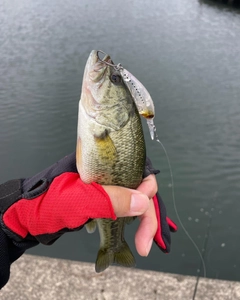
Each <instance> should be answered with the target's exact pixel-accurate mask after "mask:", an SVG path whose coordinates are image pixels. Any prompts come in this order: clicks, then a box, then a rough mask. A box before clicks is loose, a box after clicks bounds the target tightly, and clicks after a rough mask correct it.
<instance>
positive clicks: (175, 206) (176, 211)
mask: <svg viewBox="0 0 240 300" xmlns="http://www.w3.org/2000/svg"><path fill="white" fill-rule="evenodd" d="M153 130H154V134H155V141H156V142H158V143H159V144H160V145H161V146H162V149H163V151H164V153H165V155H166V158H167V162H168V167H169V171H170V176H171V181H172V199H173V207H174V211H175V213H176V216H177V219H178V222H179V224H180V225H181V227H182V229H183V231H184V233H185V234H186V236H187V237H188V238H189V240H190V241H191V243H192V244H193V246H194V247H195V249H196V250H197V252H198V255H199V257H200V259H201V262H202V266H203V276H204V277H206V276H207V272H206V265H205V262H204V259H203V256H202V253H201V251H200V250H199V248H198V246H197V244H196V243H195V242H194V240H193V238H192V237H191V236H190V234H189V232H188V231H187V229H186V228H185V226H184V225H183V223H182V221H181V218H180V216H179V214H178V210H177V205H176V199H175V193H174V181H173V172H172V167H171V164H170V159H169V156H168V154H167V150H166V149H165V147H164V145H163V143H162V142H161V141H160V139H159V137H158V134H157V129H156V126H155V125H153Z"/></svg>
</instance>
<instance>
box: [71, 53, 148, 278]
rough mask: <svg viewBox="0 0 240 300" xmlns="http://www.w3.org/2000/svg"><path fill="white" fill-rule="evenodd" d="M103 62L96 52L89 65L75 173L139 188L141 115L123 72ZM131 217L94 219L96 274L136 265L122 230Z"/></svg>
mask: <svg viewBox="0 0 240 300" xmlns="http://www.w3.org/2000/svg"><path fill="white" fill-rule="evenodd" d="M104 62H108V63H111V64H112V63H113V62H112V60H111V58H110V56H109V55H106V56H105V57H104V58H103V59H102V60H100V59H99V57H98V53H97V51H96V50H93V51H92V52H91V53H90V56H89V58H88V60H87V63H86V67H85V71H84V76H83V83H82V92H81V98H80V102H79V115H78V137H77V151H76V159H77V169H78V172H79V174H80V177H81V179H82V181H83V182H85V183H91V182H97V183H99V184H104V185H119V186H124V187H127V188H133V189H135V188H137V187H138V186H139V184H140V183H141V181H142V175H143V171H144V166H145V160H146V149H145V142H144V136H143V130H142V125H141V120H140V116H139V113H138V110H137V107H136V105H135V103H134V100H133V97H132V95H131V93H130V92H129V89H128V88H127V87H126V85H125V84H124V82H123V80H122V77H121V75H120V72H119V71H117V70H115V69H114V68H113V67H112V66H110V65H107V64H106V63H104ZM130 219H131V218H118V219H117V220H115V221H113V220H111V219H96V220H93V221H92V222H90V223H88V224H87V225H86V227H87V230H88V231H89V232H92V231H94V227H95V224H96V223H97V225H98V228H99V233H100V249H99V251H98V255H97V259H96V264H95V269H96V272H102V271H103V270H105V269H106V268H107V267H108V266H109V265H111V264H118V265H122V266H126V267H133V266H135V259H134V257H133V254H132V252H131V250H130V248H129V246H128V245H127V243H126V241H125V239H124V226H125V224H126V223H129V220H130Z"/></svg>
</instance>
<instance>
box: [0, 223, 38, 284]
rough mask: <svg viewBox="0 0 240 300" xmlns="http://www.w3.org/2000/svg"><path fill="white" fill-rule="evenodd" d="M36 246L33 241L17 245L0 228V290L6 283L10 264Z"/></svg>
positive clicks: (36, 243) (35, 242)
mask: <svg viewBox="0 0 240 300" xmlns="http://www.w3.org/2000/svg"><path fill="white" fill-rule="evenodd" d="M38 244H39V243H38V242H37V241H34V240H33V241H29V240H28V241H27V242H21V243H17V242H15V241H13V240H11V239H10V238H9V237H8V236H7V235H6V234H5V233H4V231H3V230H2V229H1V227H0V289H1V288H2V287H3V286H4V285H5V284H6V283H7V282H8V279H9V276H10V266H11V264H12V263H13V262H14V261H15V260H17V259H18V258H19V257H20V256H21V255H22V254H23V253H24V252H25V251H26V250H27V249H29V248H31V247H34V246H36V245H38Z"/></svg>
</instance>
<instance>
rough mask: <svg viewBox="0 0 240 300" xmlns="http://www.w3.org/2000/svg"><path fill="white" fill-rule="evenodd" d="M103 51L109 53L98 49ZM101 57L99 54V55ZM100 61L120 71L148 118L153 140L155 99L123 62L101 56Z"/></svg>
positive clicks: (142, 114) (142, 112)
mask: <svg viewBox="0 0 240 300" xmlns="http://www.w3.org/2000/svg"><path fill="white" fill-rule="evenodd" d="M99 52H100V53H102V54H104V55H107V54H106V53H105V52H103V51H101V50H98V51H97V53H99ZM98 58H99V56H98ZM99 60H100V61H102V62H103V63H105V64H107V65H109V66H111V67H113V68H114V69H115V70H116V71H118V72H119V73H120V75H121V77H122V79H123V82H124V83H125V85H126V86H127V88H128V90H129V91H130V93H131V95H132V97H133V99H134V102H135V104H136V106H137V109H138V112H139V114H140V115H141V116H143V117H144V118H146V119H147V125H148V128H149V132H150V135H151V138H152V140H154V137H155V125H154V123H153V118H154V116H155V109H154V104H153V100H152V98H151V96H150V94H149V92H148V91H147V89H146V88H145V87H144V85H143V84H142V83H141V82H140V81H139V80H138V79H137V78H136V77H135V76H133V75H132V74H131V73H130V72H129V71H128V70H126V69H124V68H123V66H122V65H121V64H117V65H115V64H111V63H109V62H106V61H103V60H101V59H100V58H99Z"/></svg>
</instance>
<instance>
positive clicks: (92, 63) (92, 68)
mask: <svg viewBox="0 0 240 300" xmlns="http://www.w3.org/2000/svg"><path fill="white" fill-rule="evenodd" d="M103 53H104V52H102V51H99V50H92V51H91V53H90V55H89V58H88V60H87V63H86V67H85V76H84V77H85V79H86V80H88V79H90V80H91V81H92V82H93V83H98V82H99V83H100V82H101V81H104V78H105V76H106V74H107V73H109V72H108V70H110V68H112V67H111V66H109V64H112V60H111V57H110V55H108V54H106V53H104V57H103V58H102V56H103V55H102V54H103Z"/></svg>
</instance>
